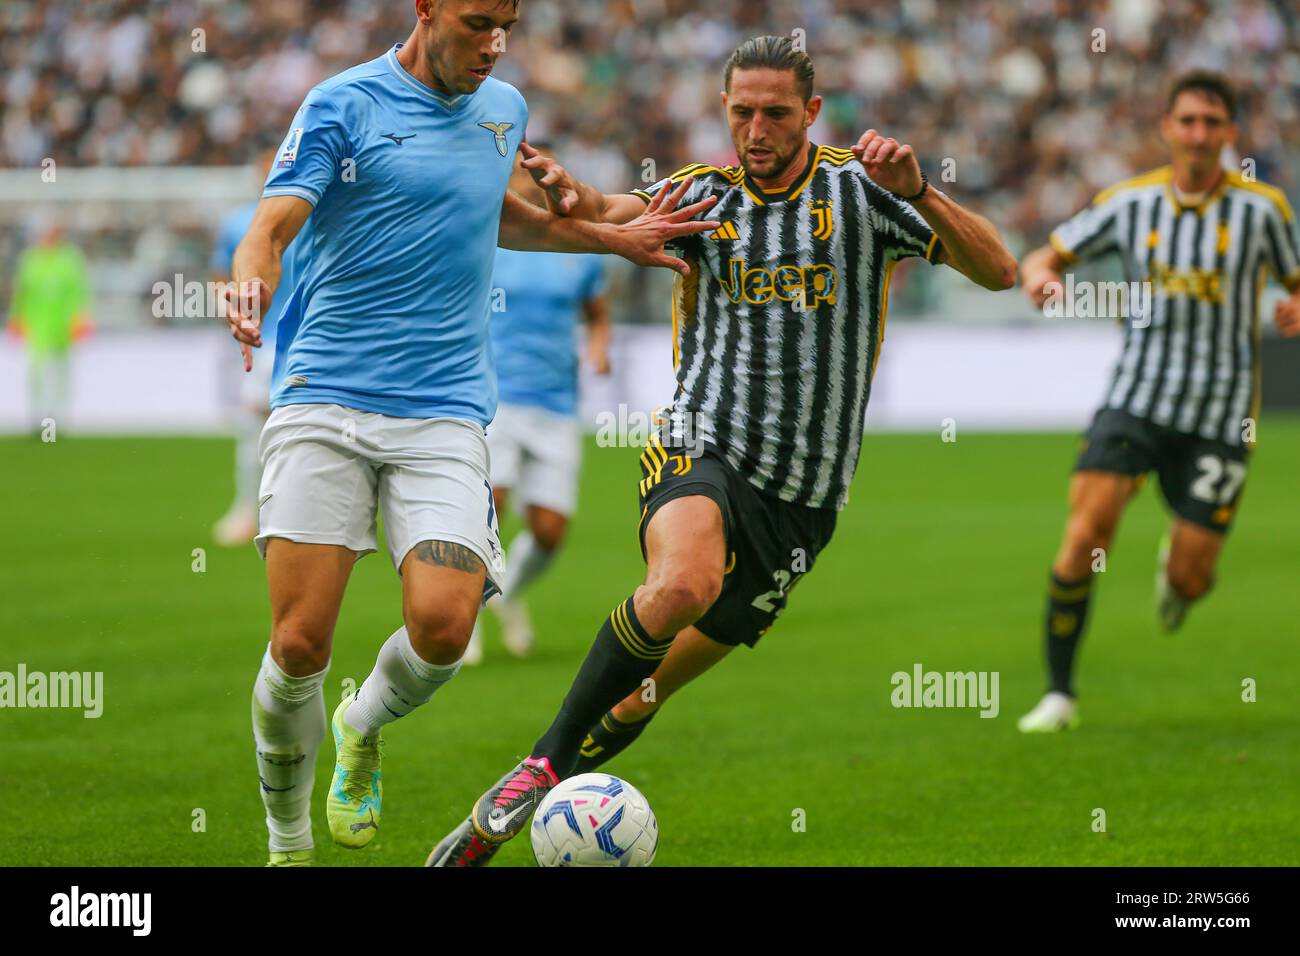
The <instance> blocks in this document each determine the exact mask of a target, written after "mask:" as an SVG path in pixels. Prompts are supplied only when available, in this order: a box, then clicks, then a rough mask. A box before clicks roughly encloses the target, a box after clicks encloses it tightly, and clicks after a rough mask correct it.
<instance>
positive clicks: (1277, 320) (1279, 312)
mask: <svg viewBox="0 0 1300 956" xmlns="http://www.w3.org/2000/svg"><path fill="white" fill-rule="evenodd" d="M1273 324H1274V325H1276V326H1277V330H1278V331H1279V332H1281V333H1282V334H1283V335H1284V336H1286V337H1287V338H1290V337H1291V336H1294V335H1300V292H1296V293H1294V294H1293V295H1291V296H1290V297H1289V298H1286V299H1283V300H1282V301H1281V302H1279V303H1278V304H1277V308H1276V309H1274V310H1273Z"/></svg>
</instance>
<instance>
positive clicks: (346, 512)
mask: <svg viewBox="0 0 1300 956" xmlns="http://www.w3.org/2000/svg"><path fill="white" fill-rule="evenodd" d="M258 451H259V454H260V456H261V461H262V487H261V490H260V491H259V493H258V503H259V506H258V534H257V538H256V539H255V543H256V545H257V550H258V552H259V553H260V554H261V555H262V557H264V558H265V557H266V542H267V540H268V539H269V538H287V539H288V540H290V541H301V542H306V543H308V544H338V545H343V546H344V547H346V548H350V549H351V550H353V551H356V552H359V553H360V554H369V553H370V552H372V551H375V550H377V549H378V541H377V538H376V535H375V516H376V511H377V510H381V511H382V512H383V516H384V534H385V537H386V538H387V539H388V554H389V557H390V558H392V561H393V567H395V568H397V569H398V571H399V572H400V571H401V567H402V561H403V559H404V558H405V557H406V555H407V553H409V552H410V550H411V549H412V548H414V547H415V546H416V545H417V544H419V543H420V542H421V541H449V542H452V543H455V544H461V545H464V546H465V547H467V548H469V549H470V550H471V551H473V552H474V553H475V554H477V555H478V556H479V558H480V559H481V560H482V562H483V565H484V567H485V568H487V580H486V581H485V582H484V585H483V591H484V594H483V597H484V600H486V599H487V598H488V597H491V595H492V594H494V593H496V592H497V591H498V590H500V579H501V577H502V576H503V575H504V574H505V559H504V557H503V555H502V551H501V536H500V533H499V532H498V530H497V516H496V509H495V508H494V506H493V504H492V489H491V485H490V484H489V481H488V448H487V442H486V440H485V438H484V435H483V429H482V428H480V427H479V426H478V425H476V424H474V423H472V422H467V421H461V420H458V419H450V418H439V419H420V418H391V417H389V416H387V415H379V414H376V413H374V412H362V411H358V410H356V409H353V408H345V407H343V406H341V405H285V406H282V407H280V408H277V409H274V410H273V411H272V412H271V417H270V418H268V419H267V421H266V427H265V428H264V429H262V440H261V442H260V444H259V448H258Z"/></svg>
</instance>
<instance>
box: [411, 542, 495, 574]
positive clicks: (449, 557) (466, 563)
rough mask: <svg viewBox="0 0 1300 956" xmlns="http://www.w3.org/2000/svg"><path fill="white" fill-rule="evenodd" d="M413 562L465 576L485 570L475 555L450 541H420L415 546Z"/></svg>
mask: <svg viewBox="0 0 1300 956" xmlns="http://www.w3.org/2000/svg"><path fill="white" fill-rule="evenodd" d="M415 560H417V561H423V562H424V563H425V564H435V565H437V566H439V567H443V568H453V569H455V570H457V571H464V572H465V573H466V574H477V573H478V572H479V571H483V570H486V569H485V568H484V567H483V561H482V559H480V558H479V556H478V555H477V554H475V553H474V552H473V551H471V550H470V549H469V548H467V547H465V546H464V545H463V544H456V543H454V542H452V541H421V542H420V543H419V544H417V545H416V546H415Z"/></svg>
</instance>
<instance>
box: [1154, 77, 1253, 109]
mask: <svg viewBox="0 0 1300 956" xmlns="http://www.w3.org/2000/svg"><path fill="white" fill-rule="evenodd" d="M1189 90H1191V91H1194V92H1196V93H1202V94H1204V95H1205V96H1208V97H1210V98H1211V99H1216V100H1218V101H1219V102H1221V103H1222V104H1223V107H1224V109H1226V110H1227V111H1228V119H1229V120H1236V118H1237V94H1236V92H1235V91H1234V90H1233V89H1232V81H1231V80H1229V79H1228V78H1227V77H1226V76H1224V75H1223V74H1222V73H1215V72H1214V71H1213V70H1192V71H1191V72H1189V73H1184V74H1182V75H1181V76H1179V77H1178V78H1176V79H1175V80H1174V82H1173V85H1172V86H1170V87H1169V99H1168V101H1166V103H1165V112H1166V113H1171V112H1173V109H1174V102H1175V101H1176V100H1177V99H1178V96H1179V94H1181V93H1186V92H1188V91H1189Z"/></svg>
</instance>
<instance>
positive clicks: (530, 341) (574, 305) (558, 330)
mask: <svg viewBox="0 0 1300 956" xmlns="http://www.w3.org/2000/svg"><path fill="white" fill-rule="evenodd" d="M604 285H605V266H604V264H603V262H602V259H601V257H600V256H594V255H567V254H565V253H561V252H518V251H515V250H513V249H498V250H497V256H496V269H495V270H494V272H493V273H492V287H493V289H494V290H499V291H498V292H495V293H494V294H495V295H496V296H498V297H499V298H496V299H494V300H493V312H492V357H493V359H494V360H495V361H496V367H497V379H498V381H499V388H500V391H501V401H503V402H509V403H510V404H512V405H528V406H532V407H535V408H544V409H547V410H548V411H552V412H556V413H558V414H560V415H573V414H576V413H577V411H578V345H577V321H578V314H579V312H580V310H581V309H582V306H583V303H585V302H588V301H589V300H591V299H594V298H596V296H598V295H600V294H601V293H602V292H603V291H604ZM497 302H499V303H500V306H498V305H497V304H496V303H497Z"/></svg>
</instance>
